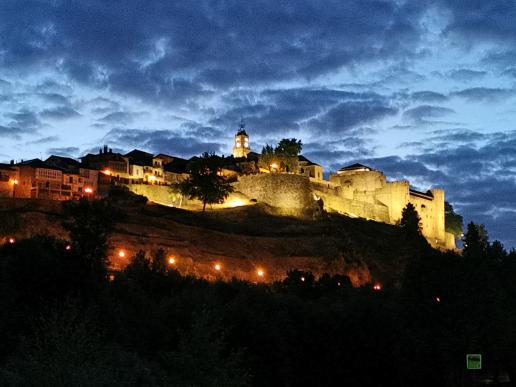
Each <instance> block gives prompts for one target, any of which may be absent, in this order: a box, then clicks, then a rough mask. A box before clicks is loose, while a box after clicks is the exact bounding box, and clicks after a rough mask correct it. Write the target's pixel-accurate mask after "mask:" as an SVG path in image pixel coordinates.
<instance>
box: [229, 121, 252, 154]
mask: <svg viewBox="0 0 516 387" xmlns="http://www.w3.org/2000/svg"><path fill="white" fill-rule="evenodd" d="M249 152H251V148H250V147H249V136H248V135H247V133H246V131H245V123H244V120H243V119H242V120H240V129H239V130H238V132H237V134H235V144H234V145H233V157H235V158H239V157H247V155H248V154H249Z"/></svg>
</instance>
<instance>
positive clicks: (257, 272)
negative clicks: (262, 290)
mask: <svg viewBox="0 0 516 387" xmlns="http://www.w3.org/2000/svg"><path fill="white" fill-rule="evenodd" d="M256 274H258V277H263V276H264V275H265V273H264V271H263V270H262V269H258V270H257V271H256Z"/></svg>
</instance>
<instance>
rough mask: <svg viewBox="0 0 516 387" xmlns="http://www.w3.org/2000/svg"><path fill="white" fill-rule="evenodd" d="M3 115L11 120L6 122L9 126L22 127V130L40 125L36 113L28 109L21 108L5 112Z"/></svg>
mask: <svg viewBox="0 0 516 387" xmlns="http://www.w3.org/2000/svg"><path fill="white" fill-rule="evenodd" d="M4 115H5V117H7V118H8V119H10V120H11V121H10V122H9V123H8V126H10V127H19V128H22V130H27V131H29V130H31V129H36V128H39V127H40V126H41V122H40V120H39V119H38V116H37V115H36V113H34V112H32V111H29V110H21V111H19V112H17V113H6V114H4Z"/></svg>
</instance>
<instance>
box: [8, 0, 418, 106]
mask: <svg viewBox="0 0 516 387" xmlns="http://www.w3.org/2000/svg"><path fill="white" fill-rule="evenodd" d="M423 12H424V9H422V8H420V7H414V6H411V5H405V4H402V3H396V2H379V1H375V0H361V1H347V2H345V3H342V2H340V1H331V4H326V6H325V7H321V6H320V4H319V3H318V2H317V1H314V0H303V1H299V2H295V3H280V4H278V3H277V2H272V1H269V0H267V1H259V2H255V3H252V4H249V3H246V4H244V3H242V2H240V1H236V0H227V1H224V2H216V3H213V2H210V1H200V2H199V3H198V4H196V6H191V4H188V3H181V2H165V1H156V2H152V3H148V4H146V5H145V7H143V6H142V5H141V3H139V2H136V1H127V2H124V4H119V5H118V4H111V3H110V4H109V5H107V4H103V3H93V4H88V5H86V4H83V3H76V4H73V5H72V4H70V3H66V2H55V3H45V2H39V1H20V2H12V1H7V2H2V5H1V6H0V26H1V27H0V36H2V41H1V43H0V44H1V46H0V48H1V49H2V51H3V52H4V55H3V56H2V58H1V61H0V65H3V66H11V67H12V66H18V67H19V68H24V67H25V68H31V67H32V66H35V65H45V66H51V65H55V64H58V65H59V66H60V69H61V70H62V71H64V72H65V73H66V74H68V75H69V76H70V77H71V78H73V79H74V80H76V81H78V82H82V83H85V84H88V85H96V86H102V87H103V86H108V87H110V88H112V89H113V90H116V91H118V92H125V93H129V94H134V95H137V96H141V97H145V98H149V97H154V98H155V99H156V100H159V101H163V100H167V99H172V100H173V101H180V100H181V98H180V96H181V94H183V96H182V97H183V98H188V95H191V96H195V95H198V94H199V93H204V92H206V91H205V90H204V89H203V88H202V87H201V86H200V85H201V84H207V85H211V86H214V87H221V86H228V85H241V84H242V83H245V84H256V83H263V82H272V81H278V80H287V79H292V78H294V77H300V76H301V77H306V78H313V77H317V76H319V75H321V74H326V73H328V72H331V71H334V70H337V69H339V68H341V67H342V66H344V65H348V64H353V63H361V62H368V61H372V60H378V59H382V60H383V59H386V58H394V57H396V58H399V57H411V56H412V55H414V52H413V51H414V49H415V47H416V46H417V43H418V41H419V33H418V31H419V28H420V25H419V23H418V20H419V18H420V17H421V15H422V14H423ZM176 74H181V77H177V75H176Z"/></svg>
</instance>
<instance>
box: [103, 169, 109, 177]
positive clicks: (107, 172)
mask: <svg viewBox="0 0 516 387" xmlns="http://www.w3.org/2000/svg"><path fill="white" fill-rule="evenodd" d="M102 173H103V174H104V175H106V176H111V171H110V170H109V169H107V168H106V169H104V170H103V171H102Z"/></svg>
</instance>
